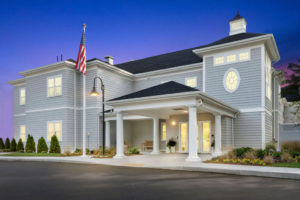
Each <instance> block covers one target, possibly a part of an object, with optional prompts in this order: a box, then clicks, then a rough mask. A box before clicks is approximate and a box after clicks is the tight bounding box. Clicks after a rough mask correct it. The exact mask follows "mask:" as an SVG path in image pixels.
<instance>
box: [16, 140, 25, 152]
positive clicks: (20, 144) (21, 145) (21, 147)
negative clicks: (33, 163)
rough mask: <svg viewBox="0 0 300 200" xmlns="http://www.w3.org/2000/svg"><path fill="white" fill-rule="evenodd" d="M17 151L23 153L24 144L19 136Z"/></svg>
mask: <svg viewBox="0 0 300 200" xmlns="http://www.w3.org/2000/svg"><path fill="white" fill-rule="evenodd" d="M17 152H21V153H24V144H23V142H22V139H21V138H20V139H19V141H18V144H17Z"/></svg>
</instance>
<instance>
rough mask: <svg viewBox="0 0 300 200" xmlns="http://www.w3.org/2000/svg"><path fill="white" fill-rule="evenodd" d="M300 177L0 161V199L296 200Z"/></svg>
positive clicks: (299, 194)
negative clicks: (266, 176)
mask: <svg viewBox="0 0 300 200" xmlns="http://www.w3.org/2000/svg"><path fill="white" fill-rule="evenodd" d="M299 188H300V181H299V180H289V179H275V178H262V177H247V176H237V175H224V174H214V173H201V172H186V171H172V170H159V169H146V168H128V167H116V166H103V165H84V164H68V163H53V162H17V161H0V197H1V199H10V200H11V199H22V200H26V199H30V200H32V199H34V200H36V199H43V200H46V199H51V200H53V199H55V200H59V199H64V200H65V199H72V200H76V199H122V200H123V199H130V200H134V199H151V200H153V199H164V200H168V199H171V200H173V199H174V200H175V199H180V200H182V199H272V200H275V199H281V200H282V199H298V198H299V196H300V190H299Z"/></svg>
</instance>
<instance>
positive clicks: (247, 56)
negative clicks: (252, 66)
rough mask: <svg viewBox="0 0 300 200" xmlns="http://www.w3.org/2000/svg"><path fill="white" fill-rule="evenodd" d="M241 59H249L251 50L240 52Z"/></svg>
mask: <svg viewBox="0 0 300 200" xmlns="http://www.w3.org/2000/svg"><path fill="white" fill-rule="evenodd" d="M239 60H240V61H242V60H249V52H243V53H239Z"/></svg>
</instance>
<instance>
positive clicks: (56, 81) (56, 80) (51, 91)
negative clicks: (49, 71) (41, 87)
mask: <svg viewBox="0 0 300 200" xmlns="http://www.w3.org/2000/svg"><path fill="white" fill-rule="evenodd" d="M61 82H62V79H61V76H56V77H51V78H48V97H54V96H60V95H61V94H62V92H61V85H62V83H61Z"/></svg>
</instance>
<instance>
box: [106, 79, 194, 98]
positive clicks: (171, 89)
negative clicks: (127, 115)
mask: <svg viewBox="0 0 300 200" xmlns="http://www.w3.org/2000/svg"><path fill="white" fill-rule="evenodd" d="M194 91H199V90H197V89H195V88H191V87H189V86H186V85H182V84H180V83H177V82H175V81H169V82H166V83H163V84H160V85H156V86H153V87H149V88H146V89H143V90H140V91H137V92H133V93H130V94H127V95H124V96H121V97H118V98H115V99H111V100H109V101H116V100H125V99H133V98H141V97H151V96H158V95H166V94H175V93H182V92H194Z"/></svg>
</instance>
